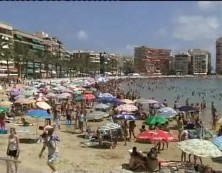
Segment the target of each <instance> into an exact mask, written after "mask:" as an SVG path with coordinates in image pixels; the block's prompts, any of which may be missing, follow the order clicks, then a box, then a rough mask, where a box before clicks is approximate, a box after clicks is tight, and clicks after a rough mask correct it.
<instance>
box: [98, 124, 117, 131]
mask: <svg viewBox="0 0 222 173" xmlns="http://www.w3.org/2000/svg"><path fill="white" fill-rule="evenodd" d="M117 129H121V126H120V125H119V124H116V123H107V124H105V125H103V126H101V127H100V128H99V131H111V130H117Z"/></svg>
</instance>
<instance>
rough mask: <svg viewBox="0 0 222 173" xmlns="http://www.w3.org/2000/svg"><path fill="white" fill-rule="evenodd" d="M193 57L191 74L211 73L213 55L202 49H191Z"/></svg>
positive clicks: (189, 51)
mask: <svg viewBox="0 0 222 173" xmlns="http://www.w3.org/2000/svg"><path fill="white" fill-rule="evenodd" d="M188 53H189V54H190V56H191V73H192V74H194V75H198V74H204V75H207V74H209V73H211V55H210V53H209V52H208V51H205V50H202V49H189V50H188Z"/></svg>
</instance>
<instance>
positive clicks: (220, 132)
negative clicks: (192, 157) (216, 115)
mask: <svg viewBox="0 0 222 173" xmlns="http://www.w3.org/2000/svg"><path fill="white" fill-rule="evenodd" d="M217 136H218V137H219V136H222V125H221V126H220V128H219V130H218V133H217Z"/></svg>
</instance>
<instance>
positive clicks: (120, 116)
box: [116, 114, 136, 120]
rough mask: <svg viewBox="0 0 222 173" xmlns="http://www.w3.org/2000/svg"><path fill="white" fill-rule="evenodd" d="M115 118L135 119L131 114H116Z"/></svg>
mask: <svg viewBox="0 0 222 173" xmlns="http://www.w3.org/2000/svg"><path fill="white" fill-rule="evenodd" d="M116 118H117V119H125V120H136V118H135V117H134V116H133V115H131V114H119V115H116Z"/></svg>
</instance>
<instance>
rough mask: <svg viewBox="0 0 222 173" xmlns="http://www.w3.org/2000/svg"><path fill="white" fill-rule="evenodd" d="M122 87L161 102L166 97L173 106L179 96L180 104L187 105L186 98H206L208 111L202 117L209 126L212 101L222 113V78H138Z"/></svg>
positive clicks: (195, 99)
mask: <svg viewBox="0 0 222 173" xmlns="http://www.w3.org/2000/svg"><path fill="white" fill-rule="evenodd" d="M120 88H121V89H123V90H124V91H126V92H127V91H131V92H132V91H134V92H137V93H138V94H139V95H140V96H141V98H147V99H151V98H154V99H155V100H158V101H159V102H163V101H164V99H166V100H167V103H168V106H169V107H173V105H174V101H175V100H176V99H177V98H178V97H179V101H178V104H179V105H180V106H183V105H185V102H186V99H189V104H191V103H194V104H196V103H199V104H200V103H201V101H203V100H205V101H206V103H207V111H206V112H204V113H201V115H200V117H201V119H202V120H203V121H204V123H205V124H206V125H208V126H209V125H210V124H211V122H212V119H211V102H214V106H215V108H216V109H217V112H218V114H219V115H220V114H221V113H222V79H219V78H218V79H216V78H209V79H203V78H181V79H172V78H166V79H155V80H153V79H136V80H134V81H130V80H128V81H127V82H124V83H122V84H121V86H120Z"/></svg>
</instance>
